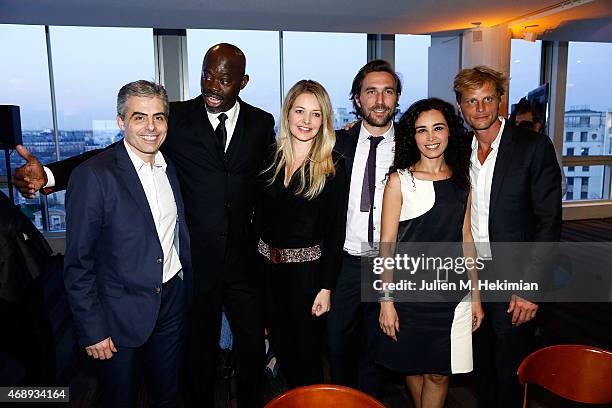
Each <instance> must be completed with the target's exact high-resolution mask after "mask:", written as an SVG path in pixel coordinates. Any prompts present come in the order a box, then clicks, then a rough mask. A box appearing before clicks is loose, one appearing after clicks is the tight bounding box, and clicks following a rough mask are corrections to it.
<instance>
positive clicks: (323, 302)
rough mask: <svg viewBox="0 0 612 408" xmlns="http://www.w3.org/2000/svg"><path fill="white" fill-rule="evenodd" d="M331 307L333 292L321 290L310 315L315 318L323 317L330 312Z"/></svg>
mask: <svg viewBox="0 0 612 408" xmlns="http://www.w3.org/2000/svg"><path fill="white" fill-rule="evenodd" d="M330 305H331V291H330V290H328V289H321V290H320V291H319V293H318V294H317V296H316V297H315V300H314V302H313V304H312V309H311V310H310V313H311V314H312V315H313V316H317V317H319V316H321V315H323V314H325V313H327V312H329V308H330Z"/></svg>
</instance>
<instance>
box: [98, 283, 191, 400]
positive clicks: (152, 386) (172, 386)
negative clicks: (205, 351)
mask: <svg viewBox="0 0 612 408" xmlns="http://www.w3.org/2000/svg"><path fill="white" fill-rule="evenodd" d="M161 296H162V299H161V306H160V310H159V315H158V317H157V322H156V323H155V327H154V328H153V332H152V333H151V336H150V337H149V339H148V340H147V341H146V342H145V344H143V345H142V346H140V347H137V348H129V347H121V345H117V344H115V346H116V347H117V353H115V354H114V355H113V357H112V358H111V359H109V360H102V361H95V366H96V368H97V369H98V373H99V380H100V386H101V388H102V401H101V403H100V405H99V406H103V407H109V408H116V407H117V408H119V407H132V406H134V404H135V387H136V385H137V384H136V382H135V379H136V378H137V376H136V373H137V372H139V371H140V370H142V373H143V375H144V378H145V382H146V385H147V395H148V397H149V406H151V407H168V408H171V407H172V408H174V407H176V406H177V402H178V390H179V377H180V366H181V365H180V361H181V360H180V358H181V355H182V353H181V351H182V350H181V349H182V344H183V337H184V330H183V329H184V318H185V306H186V305H185V297H186V292H185V284H184V282H183V280H182V279H181V278H179V277H178V276H175V277H174V278H172V279H171V280H169V281H168V282H167V283H166V284H164V287H163V289H162V294H161Z"/></svg>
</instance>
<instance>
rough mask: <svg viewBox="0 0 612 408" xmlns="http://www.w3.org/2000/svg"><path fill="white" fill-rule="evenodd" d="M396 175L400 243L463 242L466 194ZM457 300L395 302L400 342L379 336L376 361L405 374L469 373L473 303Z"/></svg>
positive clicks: (446, 184)
mask: <svg viewBox="0 0 612 408" xmlns="http://www.w3.org/2000/svg"><path fill="white" fill-rule="evenodd" d="M398 174H399V176H400V184H401V190H402V200H403V202H402V211H401V216H400V224H399V229H398V238H397V241H398V243H400V242H461V241H462V240H463V233H462V231H463V221H464V217H465V211H466V206H467V198H468V190H467V189H463V188H461V187H459V186H457V185H456V183H455V182H454V181H453V180H452V179H448V180H440V181H433V182H432V181H424V180H419V179H416V178H413V177H412V175H411V174H410V173H409V172H407V171H400V172H399V173H398ZM459 255H461V254H459ZM466 294H467V291H466ZM455 298H456V299H455V300H454V301H448V302H395V304H394V305H395V309H396V311H397V314H398V318H399V324H400V331H399V333H397V342H396V341H394V340H393V339H391V338H390V337H389V336H387V335H385V334H384V333H383V332H382V331H381V332H380V338H379V343H378V354H377V360H376V361H377V363H378V364H380V365H382V366H385V367H387V368H389V369H392V370H394V371H398V372H401V373H402V374H404V375H411V374H426V373H427V374H443V375H449V374H451V373H458V372H469V371H471V370H472V343H471V303H470V302H468V301H463V302H460V300H461V296H460V297H459V298H457V297H456V296H455Z"/></svg>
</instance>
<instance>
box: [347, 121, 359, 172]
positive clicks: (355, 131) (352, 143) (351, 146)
mask: <svg viewBox="0 0 612 408" xmlns="http://www.w3.org/2000/svg"><path fill="white" fill-rule="evenodd" d="M360 130H361V122H358V123H355V125H354V126H353V127H352V128H350V129H349V130H348V133H347V136H348V140H347V141H346V155H345V157H344V164H345V165H346V174H347V175H348V176H349V177H350V176H351V174H352V172H353V162H354V161H355V152H356V151H357V142H358V141H359V131H360Z"/></svg>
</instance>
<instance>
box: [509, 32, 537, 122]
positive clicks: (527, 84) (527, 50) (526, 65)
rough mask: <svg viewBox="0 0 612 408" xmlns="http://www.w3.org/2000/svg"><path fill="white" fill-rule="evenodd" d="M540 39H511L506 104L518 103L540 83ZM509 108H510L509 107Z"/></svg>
mask: <svg viewBox="0 0 612 408" xmlns="http://www.w3.org/2000/svg"><path fill="white" fill-rule="evenodd" d="M541 55H542V41H539V40H538V41H535V42H529V41H525V40H521V39H513V40H512V43H511V47H510V85H509V87H510V91H509V94H508V105H509V106H510V107H512V105H514V104H516V103H518V101H519V100H520V99H521V98H522V97H524V96H527V94H528V93H529V91H531V90H533V89H534V88H537V87H538V86H539V85H540V61H541ZM509 110H510V109H509Z"/></svg>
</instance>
